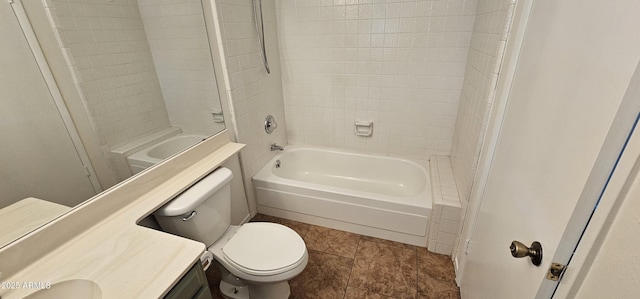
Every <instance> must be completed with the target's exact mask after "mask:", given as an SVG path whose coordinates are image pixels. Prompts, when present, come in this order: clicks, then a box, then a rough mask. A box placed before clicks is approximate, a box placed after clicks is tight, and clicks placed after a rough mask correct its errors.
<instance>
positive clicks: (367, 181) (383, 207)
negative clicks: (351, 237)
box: [253, 145, 431, 247]
mask: <svg viewBox="0 0 640 299" xmlns="http://www.w3.org/2000/svg"><path fill="white" fill-rule="evenodd" d="M427 168H428V167H424V166H423V165H421V164H419V163H416V162H413V161H409V160H405V159H400V158H394V157H388V156H382V155H366V154H360V153H354V152H349V151H345V150H335V149H328V148H320V147H299V146H291V145H290V146H287V147H286V148H285V150H284V152H281V153H279V154H278V155H276V156H275V157H273V159H271V161H269V162H268V163H267V164H266V165H265V166H264V167H263V168H262V169H261V170H260V171H259V172H258V173H257V174H256V175H255V176H254V177H253V185H254V187H255V190H256V197H257V203H258V212H260V213H264V214H268V215H274V216H278V217H284V218H287V219H294V220H298V221H303V222H307V223H312V224H316V225H322V226H327V227H332V228H336V229H341V230H346V231H351V232H355V233H360V234H365V235H369V236H374V237H378V238H383V239H388V240H393V241H398V242H403V243H407V244H413V245H417V246H423V247H426V245H427V227H428V225H429V217H430V214H431V184H430V182H431V180H430V179H429V172H428V170H427Z"/></svg>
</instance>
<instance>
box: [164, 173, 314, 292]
mask: <svg viewBox="0 0 640 299" xmlns="http://www.w3.org/2000/svg"><path fill="white" fill-rule="evenodd" d="M232 178H233V174H232V173H231V170H229V169H227V168H224V167H220V168H218V169H217V170H215V171H214V172H212V173H211V174H209V175H207V176H206V177H205V178H203V179H202V180H200V181H198V182H197V183H195V184H194V185H193V186H191V187H190V188H189V189H187V190H186V191H184V192H183V193H181V194H180V195H178V196H177V197H176V198H174V199H172V200H171V201H170V202H168V203H167V204H165V205H164V206H162V207H161V208H160V209H158V210H157V211H156V212H154V217H155V218H156V220H157V221H158V223H159V224H160V227H161V228H162V229H163V230H164V231H166V232H169V233H172V234H176V235H179V236H182V237H185V238H189V239H192V240H196V241H200V242H202V243H204V244H205V245H206V246H207V251H208V252H210V254H212V255H213V259H214V262H213V263H214V264H216V266H218V268H219V269H220V270H221V274H222V279H221V281H220V292H221V293H222V295H223V296H224V297H226V298H233V299H236V298H238V299H245V298H253V299H256V298H269V299H280V298H283V299H284V298H288V297H289V294H290V288H289V283H288V280H290V279H292V278H294V277H295V276H297V275H298V274H300V272H302V270H304V268H305V267H306V266H307V262H308V261H309V255H308V253H307V248H306V245H305V243H304V241H303V240H302V238H301V237H300V235H298V234H297V233H296V232H295V231H294V230H292V229H290V228H288V227H286V226H284V225H280V224H276V223H267V222H252V223H246V224H244V225H240V226H234V225H230V220H231V187H230V182H231V179H232ZM205 254H208V253H207V252H205Z"/></svg>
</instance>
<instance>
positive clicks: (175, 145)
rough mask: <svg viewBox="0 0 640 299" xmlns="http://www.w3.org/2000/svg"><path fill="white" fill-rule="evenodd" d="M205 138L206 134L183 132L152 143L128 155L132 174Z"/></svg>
mask: <svg viewBox="0 0 640 299" xmlns="http://www.w3.org/2000/svg"><path fill="white" fill-rule="evenodd" d="M205 139H207V136H205V135H198V134H187V133H181V134H178V135H175V136H171V137H169V138H168V139H165V140H162V141H160V142H158V143H155V144H150V145H149V146H147V147H144V148H142V149H141V150H140V151H138V152H136V153H133V154H132V155H130V156H128V157H127V163H128V164H129V169H131V172H132V174H136V173H139V172H141V171H143V170H145V169H147V168H149V167H151V166H153V165H155V164H156V163H160V162H162V161H163V160H164V159H167V158H169V157H171V156H173V155H175V154H177V153H179V152H181V151H183V150H185V149H187V148H189V147H191V146H192V145H194V144H197V143H198V142H201V141H203V140H205Z"/></svg>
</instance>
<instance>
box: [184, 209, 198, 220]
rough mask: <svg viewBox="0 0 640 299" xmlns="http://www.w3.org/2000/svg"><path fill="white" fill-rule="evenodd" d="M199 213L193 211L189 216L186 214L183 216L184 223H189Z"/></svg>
mask: <svg viewBox="0 0 640 299" xmlns="http://www.w3.org/2000/svg"><path fill="white" fill-rule="evenodd" d="M197 214H198V213H197V212H196V211H191V213H189V215H187V214H184V215H183V216H182V221H189V220H191V218H193V217H195V216H196V215H197Z"/></svg>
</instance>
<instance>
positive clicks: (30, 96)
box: [0, 0, 225, 247]
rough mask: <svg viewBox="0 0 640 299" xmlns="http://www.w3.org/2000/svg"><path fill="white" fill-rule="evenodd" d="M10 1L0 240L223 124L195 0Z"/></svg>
mask: <svg viewBox="0 0 640 299" xmlns="http://www.w3.org/2000/svg"><path fill="white" fill-rule="evenodd" d="M12 2H14V3H11V4H10V3H8V1H5V2H4V3H3V4H1V6H2V8H1V9H2V10H1V11H0V12H1V15H0V21H1V22H2V24H1V26H0V28H1V29H0V45H2V46H0V47H1V49H2V50H3V52H4V53H14V54H12V55H3V56H5V57H3V58H1V59H0V81H1V82H0V90H2V92H1V93H0V140H2V146H0V190H1V191H2V192H1V194H2V195H0V196H1V197H0V227H2V229H1V231H0V233H2V234H3V236H5V237H4V238H0V247H3V246H4V245H6V244H8V243H9V242H11V241H12V240H15V239H16V238H18V237H20V236H22V235H24V234H25V233H28V232H29V231H31V230H32V229H34V228H37V227H39V226H40V225H42V224H44V223H46V222H47V221H50V220H52V219H54V218H56V217H58V216H59V215H61V214H62V213H64V212H65V211H68V210H71V209H72V208H73V207H75V206H77V205H79V204H81V203H83V202H85V201H86V200H87V199H89V198H92V197H94V196H95V195H97V194H98V193H100V192H102V191H103V190H104V189H107V188H109V187H111V186H112V185H114V184H117V183H118V182H121V181H124V180H126V179H127V178H129V177H131V176H133V175H136V174H137V173H139V172H141V171H143V170H144V169H146V168H148V167H150V166H152V165H154V164H155V163H157V162H159V161H162V160H163V159H165V158H168V157H170V156H173V155H174V154H176V153H178V152H180V151H182V150H184V149H186V148H188V147H190V146H192V145H194V144H196V143H198V142H200V141H202V140H203V139H205V138H207V137H209V136H211V135H214V134H216V133H218V132H221V131H222V130H224V129H225V125H224V117H223V113H222V108H221V103H220V96H219V91H218V86H217V83H216V77H215V72H214V65H213V60H212V57H213V55H212V49H211V45H212V44H215V43H211V42H210V40H209V38H210V37H209V34H208V31H211V30H208V28H207V24H206V22H205V19H207V20H212V19H213V17H212V16H211V15H210V14H211V13H212V12H211V11H210V10H207V11H206V10H204V9H203V4H202V3H201V2H200V0H165V1H157V0H98V1H96V0H74V1H69V0H46V1H30V0H22V1H20V0H15V1H12ZM205 11H206V13H207V14H209V15H207V16H206V18H205V15H204V14H205ZM209 26H211V24H209ZM209 29H210V28H209ZM134 156H135V157H136V159H137V160H135V162H134V164H136V165H132V164H131V163H132V162H131V161H130V159H129V158H130V157H134ZM29 197H34V198H38V199H42V200H43V201H37V200H27V201H23V200H22V199H24V198H29ZM8 215H12V217H8ZM22 215H28V216H24V217H27V218H22V217H23V216H22ZM33 215H36V216H37V217H36V218H37V219H34V218H29V217H32V216H33ZM16 217H17V218H16ZM16 219H18V220H17V221H16ZM7 221H11V223H6V222H7Z"/></svg>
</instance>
